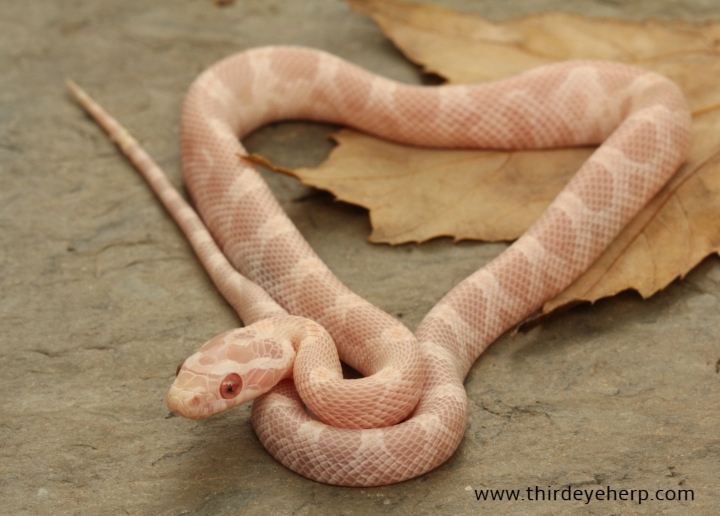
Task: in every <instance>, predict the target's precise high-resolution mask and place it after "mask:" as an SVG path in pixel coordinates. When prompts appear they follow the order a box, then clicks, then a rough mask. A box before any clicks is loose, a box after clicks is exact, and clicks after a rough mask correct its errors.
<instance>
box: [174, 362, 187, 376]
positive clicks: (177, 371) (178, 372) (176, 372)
mask: <svg viewBox="0 0 720 516" xmlns="http://www.w3.org/2000/svg"><path fill="white" fill-rule="evenodd" d="M184 363H185V361H184V360H183V361H182V362H180V365H179V366H177V369H175V376H177V375H179V374H180V369H182V366H183V364H184Z"/></svg>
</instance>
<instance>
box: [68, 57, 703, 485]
mask: <svg viewBox="0 0 720 516" xmlns="http://www.w3.org/2000/svg"><path fill="white" fill-rule="evenodd" d="M69 85H70V88H71V89H72V91H73V93H74V94H75V96H76V98H77V99H78V100H79V102H80V103H81V104H82V105H83V106H84V107H85V109H87V110H88V111H89V112H90V113H91V114H92V115H93V116H94V117H95V118H96V120H97V121H98V122H99V123H100V124H101V125H102V126H103V127H104V128H105V130H106V131H107V132H108V133H109V134H110V135H111V136H112V138H113V139H114V140H115V141H116V142H117V143H118V145H120V147H121V148H122V150H123V151H124V152H125V153H126V154H127V155H128V157H129V158H130V159H131V160H132V161H133V163H134V164H135V165H136V167H137V168H138V169H139V170H140V171H141V173H142V174H143V176H144V177H145V178H146V179H147V181H148V182H149V184H150V185H151V187H152V188H153V189H154V191H155V192H156V194H157V195H158V197H159V198H160V199H161V201H162V202H163V203H164V205H165V206H166V208H167V209H168V211H169V212H170V214H171V215H172V216H173V218H174V219H175V220H176V221H177V223H178V224H179V225H180V227H181V228H182V229H183V231H184V233H185V235H186V236H187V238H188V239H189V241H190V243H191V244H192V246H193V248H194V249H195V251H196V253H197V254H198V256H199V258H200V260H201V261H202V263H203V265H204V267H205V268H206V270H207V271H208V273H209V274H210V276H211V277H212V279H213V281H214V282H215V284H216V285H217V287H218V288H219V289H220V291H221V292H222V293H223V295H224V296H225V298H226V299H227V300H228V301H229V303H230V304H231V305H232V306H233V307H234V308H235V310H236V311H237V312H238V314H239V315H240V317H241V318H242V320H243V322H244V323H245V324H246V325H247V326H246V327H244V328H241V329H236V330H231V331H229V332H226V333H224V334H222V335H219V336H217V337H215V338H214V339H212V340H210V341H209V342H208V343H206V344H205V345H204V346H202V348H201V349H200V351H198V352H197V353H196V354H194V355H193V356H191V357H190V358H188V359H187V360H186V361H185V362H184V363H183V364H181V367H179V368H178V375H177V378H176V379H175V382H174V384H173V386H172V387H171V389H170V392H169V393H168V397H167V403H168V406H169V407H170V409H171V410H173V411H175V412H177V413H179V414H181V415H183V416H186V417H189V418H192V419H199V418H204V417H208V416H210V415H212V414H215V413H217V412H220V411H222V410H226V409H228V408H231V407H233V406H236V405H239V404H240V403H244V402H245V401H249V400H251V399H254V398H256V400H255V403H254V404H253V408H252V424H253V427H254V428H255V431H256V433H257V435H258V437H259V438H260V440H261V441H262V443H263V445H264V446H265V447H266V448H267V450H268V451H269V452H270V453H271V454H272V455H273V456H274V457H275V458H276V459H277V460H278V461H280V462H281V463H282V464H284V465H285V466H287V467H288V468H290V469H292V470H293V471H296V472H298V473H299V474H301V475H304V476H306V477H308V478H311V479H314V480H317V481H320V482H326V483H330V484H338V485H346V486H375V485H384V484H391V483H395V482H400V481H403V480H407V479H410V478H413V477H416V476H418V475H422V474H423V473H426V472H427V471H430V470H431V469H433V468H435V467H437V466H439V465H440V464H442V463H443V462H445V461H446V460H447V459H448V458H449V457H450V456H451V455H452V454H453V452H454V451H455V449H456V448H457V446H458V445H459V443H460V441H461V440H462V437H463V433H464V431H465V425H466V413H467V398H466V394H465V390H464V388H463V379H464V378H465V375H466V373H467V372H468V370H469V369H470V367H471V366H472V364H473V362H474V361H475V360H476V359H477V357H478V356H479V355H480V354H481V353H482V352H483V351H484V350H485V349H486V348H487V346H488V345H489V344H490V343H492V342H493V341H494V340H495V339H496V338H497V337H498V336H499V335H501V334H502V333H503V332H505V331H506V330H508V329H509V328H511V327H512V326H513V325H515V324H517V323H518V322H519V321H521V320H523V318H525V317H526V316H527V315H529V314H531V313H532V312H533V311H535V310H537V309H538V308H539V307H540V306H541V305H542V303H543V302H544V301H546V300H548V299H550V298H552V297H553V296H555V295H556V294H558V293H559V292H561V291H562V290H563V289H565V288H566V287H567V286H568V285H569V284H570V283H572V282H573V281H574V280H575V278H577V277H578V276H579V275H580V274H581V273H582V272H583V271H584V270H586V269H587V268H588V267H589V266H590V265H591V264H592V262H593V261H594V260H595V259H596V258H597V257H598V255H599V254H600V253H601V252H602V251H603V250H604V249H605V248H606V246H607V245H608V244H609V243H610V242H611V241H612V240H613V238H614V237H615V236H616V235H617V233H618V232H619V231H620V230H621V228H622V227H623V226H624V225H625V224H627V222H628V221H629V220H630V219H631V218H632V217H633V216H634V215H635V214H636V213H637V212H638V210H640V209H641V208H642V207H643V206H644V205H645V204H646V203H647V202H648V201H649V200H650V198H652V197H653V195H654V194H655V193H656V192H657V191H658V189H659V188H660V187H661V186H662V185H663V184H664V183H665V182H666V181H667V180H668V179H669V178H670V177H671V176H672V174H673V173H674V171H675V170H676V169H677V168H678V167H679V165H680V164H681V163H682V161H683V160H684V159H685V156H686V153H687V151H688V147H689V142H690V115H689V112H688V109H687V106H686V103H685V100H684V98H683V95H682V93H681V92H680V90H679V89H678V87H677V86H676V85H675V84H674V83H672V82H671V81H669V80H668V79H666V78H664V77H662V76H660V75H657V74H655V73H651V72H647V71H644V70H642V69H639V68H635V67H631V66H627V65H623V64H618V63H606V62H602V63H601V62H590V61H571V62H565V63H558V64H552V65H549V66H545V67H542V68H539V69H536V70H532V71H529V72H526V73H523V74H521V75H519V76H516V77H512V78H509V79H504V80H500V81H496V82H491V83H486V84H479V85H446V86H438V87H417V86H408V85H403V84H398V83H396V82H393V81H390V80H388V79H384V78H381V77H379V76H377V75H374V74H372V73H370V72H368V71H365V70H363V69H360V68H358V67H356V66H354V65H352V64H349V63H347V62H346V61H343V60H341V59H339V58H337V57H334V56H332V55H329V54H326V53H324V52H320V51H317V50H310V49H303V48H296V47H267V48H259V49H254V50H249V51H246V52H243V53H240V54H237V55H234V56H231V57H229V58H227V59H225V60H223V61H220V62H219V63H217V64H216V65H214V66H213V67H211V68H210V69H208V70H207V71H205V72H204V73H203V74H202V75H200V77H198V79H197V80H196V81H195V82H194V84H193V85H192V87H191V88H190V91H189V93H188V95H187V98H186V101H185V104H184V108H183V117H182V164H183V173H184V178H185V181H186V185H187V188H188V190H189V192H190V195H191V197H192V199H193V201H194V203H195V206H196V207H197V211H198V212H199V213H200V214H201V216H202V220H200V218H199V217H198V216H197V214H196V212H195V211H194V210H193V209H192V208H191V207H190V206H189V205H188V204H187V202H186V201H185V200H184V199H183V197H182V196H181V195H180V194H179V193H178V192H177V191H176V190H175V189H174V187H173V186H172V185H171V184H170V182H169V181H168V180H167V178H166V176H165V175H164V173H163V172H162V171H161V170H160V169H159V168H158V167H157V165H155V163H154V162H153V161H152V160H151V159H150V157H149V156H147V154H145V152H144V151H143V150H142V149H141V148H140V146H139V145H138V143H137V142H136V141H135V140H134V139H133V138H132V137H131V136H130V135H129V134H128V133H127V132H126V131H125V130H124V129H123V128H122V127H121V126H120V125H119V124H118V123H117V122H116V121H115V120H113V119H112V118H111V117H110V116H109V115H108V114H107V113H105V112H104V111H103V110H102V109H101V108H100V107H99V106H98V105H97V104H95V103H94V102H93V101H92V100H91V99H90V98H89V97H88V96H87V95H86V94H85V93H84V92H83V91H82V90H80V89H79V88H78V87H77V86H75V85H74V84H72V83H69ZM286 119H302V120H317V121H325V122H332V123H337V124H344V125H348V126H352V127H355V128H357V129H360V130H362V131H366V132H368V133H371V134H374V135H377V136H380V137H382V138H387V139H390V140H394V141H397V142H402V143H406V144H411V145H421V146H432V147H458V148H467V147H480V148H492V149H537V148H553V147H567V146H581V145H597V144H602V145H601V146H600V147H599V148H598V149H597V150H596V151H595V152H594V154H593V155H592V156H591V157H590V158H589V160H588V161H587V162H586V163H585V164H584V165H583V166H582V168H581V169H580V170H579V172H578V173H577V174H576V175H575V176H574V177H573V179H572V180H571V181H570V182H569V183H568V185H567V186H566V187H565V189H564V190H563V191H562V192H561V193H560V194H559V195H558V197H557V198H556V199H555V201H554V202H553V203H552V205H551V206H550V207H549V208H548V209H547V211H546V212H545V213H544V214H543V215H542V217H541V218H540V219H539V220H538V221H537V222H536V223H535V224H534V225H533V226H532V228H531V229H529V230H528V231H527V233H525V234H524V235H523V236H522V237H521V238H520V239H519V240H517V241H516V242H515V243H514V244H513V245H512V246H510V247H509V248H508V249H507V250H506V251H505V252H503V253H502V254H501V255H500V256H498V257H497V258H496V259H495V260H493V261H492V262H491V263H489V264H488V265H486V266H485V267H483V268H481V269H480V270H478V271H477V272H475V273H474V274H472V275H471V276H469V277H468V278H467V279H465V280H464V281H462V282H461V283H460V284H459V285H457V286H456V287H455V288H454V289H452V290H451V291H450V292H449V293H448V294H447V295H445V297H443V298H442V299H441V300H440V301H439V302H438V303H437V304H436V305H435V307H434V308H433V309H432V310H431V311H430V312H429V313H428V314H427V316H426V317H425V319H424V320H423V321H422V323H421V324H420V326H419V327H418V329H417V331H416V333H415V335H413V334H412V333H411V332H410V331H409V330H408V329H407V328H405V326H403V325H402V324H401V323H399V322H398V321H396V320H395V319H394V318H392V317H390V316H389V315H387V314H386V313H384V312H382V311H381V310H379V309H378V308H376V307H374V306H372V305H371V304H369V303H367V302H366V301H364V300H363V299H362V298H360V297H359V296H357V295H355V294H353V293H352V292H350V291H349V290H348V289H347V288H346V287H345V286H344V285H343V284H342V283H340V281H339V280H338V279H337V278H336V277H335V276H334V275H333V274H332V272H330V270H329V269H328V268H327V267H326V266H325V265H324V264H323V263H322V261H321V260H320V259H319V258H318V257H317V255H316V254H315V253H314V252H313V251H312V250H311V249H310V247H309V245H308V244H307V243H306V242H305V240H304V239H303V238H302V236H301V235H300V234H299V233H298V231H297V230H296V229H295V227H294V226H293V224H292V223H291V222H290V220H289V219H288V218H287V216H286V215H285V214H284V213H283V211H282V210H281V208H280V206H279V205H278V203H277V201H276V200H275V198H274V197H273V195H272V193H271V192H270V190H269V188H268V187H267V185H266V184H265V182H264V181H263V180H262V178H261V177H260V175H259V174H258V172H257V170H256V169H255V168H254V166H253V165H252V164H250V163H249V162H247V161H246V160H243V159H241V157H240V156H243V155H245V154H246V151H245V150H244V148H243V147H242V145H241V144H240V143H239V139H240V138H242V137H243V136H245V135H247V134H248V133H250V132H251V131H253V130H254V129H256V128H258V127H260V126H262V125H264V124H267V123H269V122H273V121H277V120H286ZM206 228H207V229H206ZM208 230H209V233H208ZM210 235H212V236H210ZM288 314H292V315H288ZM336 346H337V347H336ZM338 358H339V359H340V360H342V361H344V362H346V363H348V364H349V365H351V366H352V367H353V368H355V369H356V370H358V371H360V372H361V373H362V374H363V375H365V376H366V377H365V378H362V379H355V380H343V379H342V373H341V371H340V366H339V362H338ZM296 389H297V390H296ZM298 393H299V394H298ZM301 398H302V400H301ZM303 403H304V404H305V405H306V406H307V407H308V409H309V410H310V411H311V412H312V414H313V415H314V416H315V418H314V417H312V416H311V415H309V414H308V413H307V412H306V410H305V409H304V407H303Z"/></svg>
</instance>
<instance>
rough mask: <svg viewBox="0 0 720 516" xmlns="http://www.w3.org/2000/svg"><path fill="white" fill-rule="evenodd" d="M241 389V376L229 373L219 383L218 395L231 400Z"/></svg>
mask: <svg viewBox="0 0 720 516" xmlns="http://www.w3.org/2000/svg"><path fill="white" fill-rule="evenodd" d="M241 390H242V378H240V375H239V374H237V373H230V374H229V375H227V376H226V377H225V379H224V380H223V381H222V383H221V384H220V396H222V397H223V399H226V400H231V399H233V398H234V397H235V396H237V395H238V394H240V391H241Z"/></svg>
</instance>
